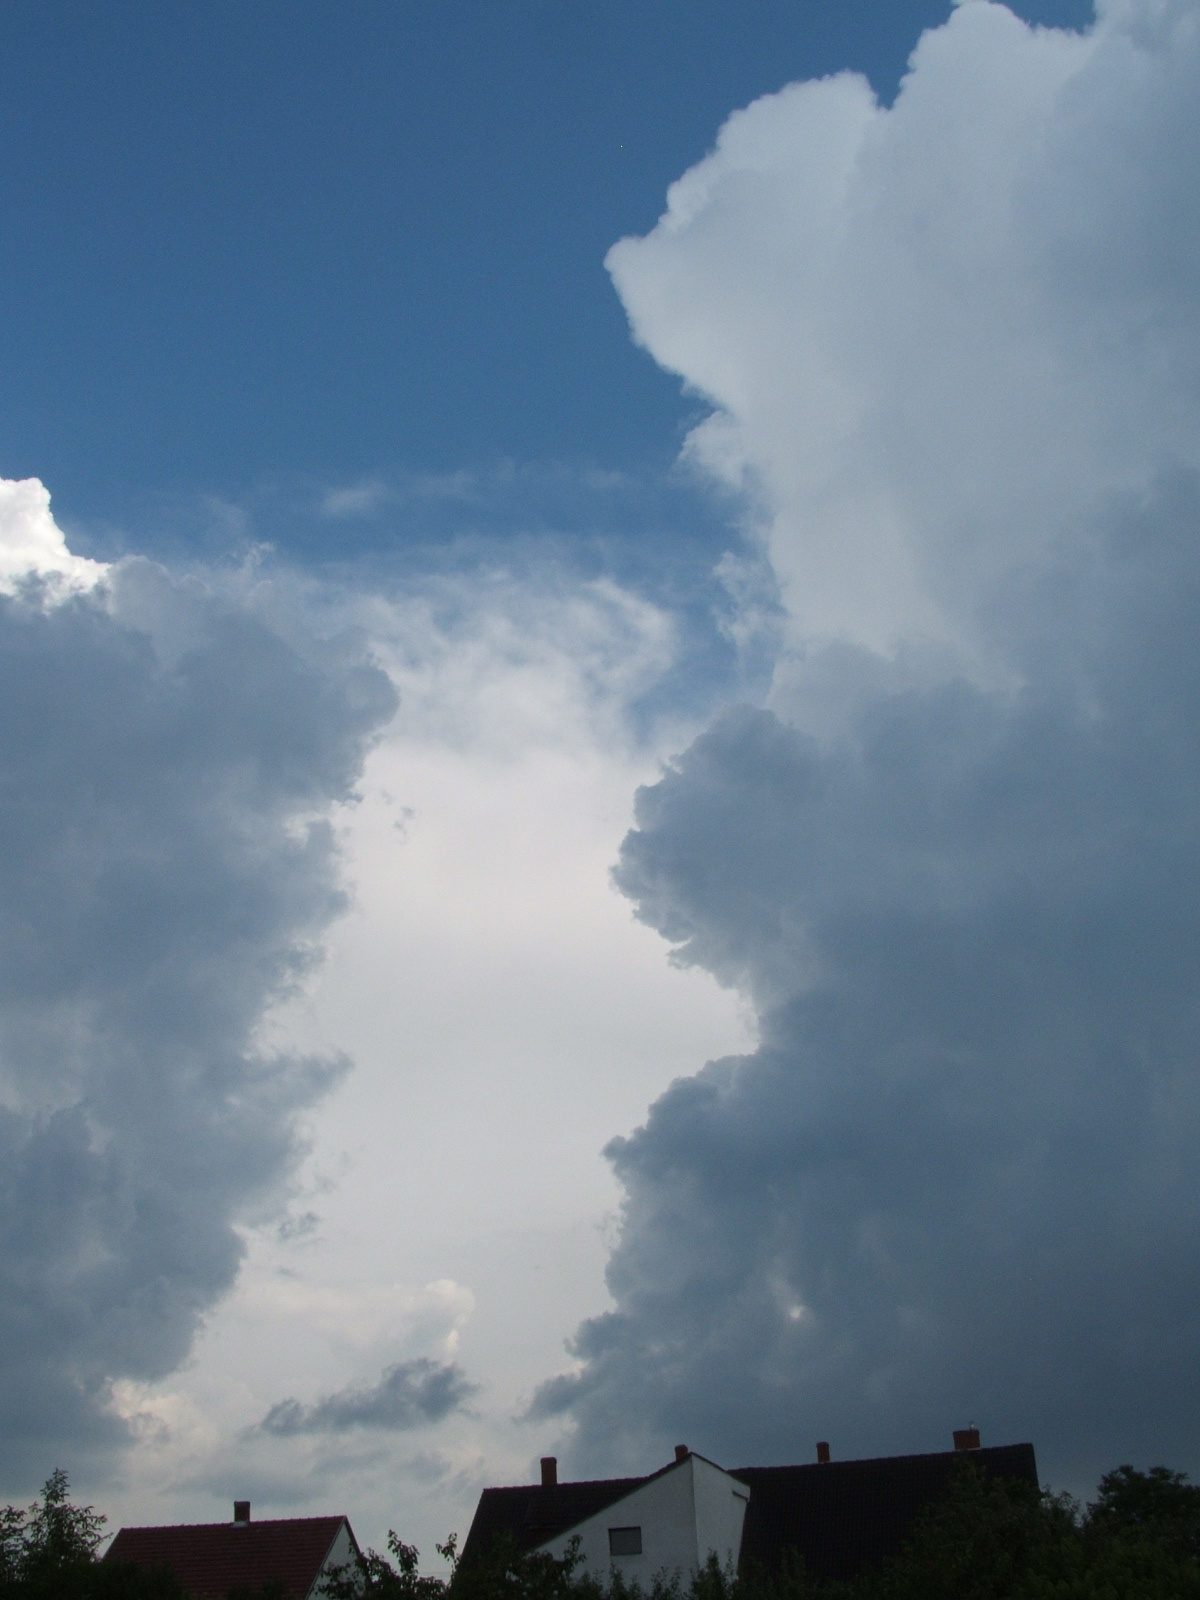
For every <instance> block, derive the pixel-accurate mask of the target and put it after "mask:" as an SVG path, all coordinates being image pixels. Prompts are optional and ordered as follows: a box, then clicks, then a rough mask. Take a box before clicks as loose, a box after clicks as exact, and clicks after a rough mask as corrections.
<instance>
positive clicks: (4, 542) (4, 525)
mask: <svg viewBox="0 0 1200 1600" xmlns="http://www.w3.org/2000/svg"><path fill="white" fill-rule="evenodd" d="M106 570H107V568H106V567H105V566H104V565H103V563H102V562H99V561H88V560H87V559H86V558H85V557H83V556H76V555H72V554H71V552H70V551H69V550H68V549H67V542H66V540H65V539H64V538H63V535H62V531H61V529H60V528H59V527H58V525H57V524H56V523H55V521H54V518H53V517H52V516H51V514H50V494H49V491H48V490H47V489H46V487H45V485H44V484H42V483H40V482H39V481H38V479H37V478H21V479H17V480H14V479H12V478H0V594H13V593H15V592H16V589H17V587H18V586H19V585H20V584H21V583H22V582H26V583H27V582H28V581H29V580H30V579H40V580H41V581H42V582H43V583H44V584H46V585H48V586H49V588H50V589H51V590H52V591H53V592H56V593H62V592H64V591H65V592H70V591H73V590H84V589H91V588H94V587H95V585H96V584H97V583H99V582H100V580H101V579H102V578H103V576H104V574H105V572H106Z"/></svg>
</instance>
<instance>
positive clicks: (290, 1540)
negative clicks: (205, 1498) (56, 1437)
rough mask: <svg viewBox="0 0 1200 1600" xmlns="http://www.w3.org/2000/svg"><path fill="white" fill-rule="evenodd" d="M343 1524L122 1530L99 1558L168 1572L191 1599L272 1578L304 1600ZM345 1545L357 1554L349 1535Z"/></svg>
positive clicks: (322, 1520)
mask: <svg viewBox="0 0 1200 1600" xmlns="http://www.w3.org/2000/svg"><path fill="white" fill-rule="evenodd" d="M344 1522H346V1518H345V1517H286V1518H279V1519H278V1520H276V1521H274V1522H203V1523H185V1524H183V1525H182V1526H180V1527H174V1528H122V1529H121V1531H120V1532H119V1533H118V1534H117V1536H116V1538H115V1539H114V1540H113V1542H112V1544H111V1545H110V1546H109V1548H108V1550H107V1552H106V1554H105V1558H104V1559H105V1560H106V1561H129V1562H132V1563H133V1565H134V1566H138V1567H147V1568H149V1567H169V1568H170V1569H171V1571H172V1572H174V1573H175V1575H176V1577H177V1578H178V1579H179V1581H180V1583H182V1584H183V1586H184V1588H185V1589H186V1590H187V1591H188V1593H189V1594H190V1595H192V1596H194V1597H195V1600H225V1597H226V1595H228V1593H229V1591H230V1589H231V1588H233V1586H234V1585H235V1584H243V1583H244V1584H249V1585H250V1586H252V1587H253V1588H255V1589H257V1588H259V1587H260V1586H261V1585H262V1584H264V1583H268V1582H270V1581H271V1580H273V1579H282V1581H283V1585H284V1588H285V1590H286V1592H287V1595H288V1597H289V1600H305V1597H306V1596H307V1595H308V1594H309V1592H310V1591H311V1589H312V1586H313V1584H314V1583H315V1582H316V1580H317V1575H318V1573H319V1572H320V1570H321V1568H322V1566H323V1565H324V1562H325V1558H326V1556H327V1555H328V1554H329V1552H330V1550H331V1549H332V1548H333V1541H334V1539H336V1537H337V1534H338V1530H339V1529H340V1528H341V1526H342V1524H343V1523H344ZM348 1531H349V1530H348ZM350 1541H351V1545H352V1547H353V1548H354V1549H355V1550H357V1548H358V1546H357V1544H356V1543H355V1540H354V1534H353V1532H350Z"/></svg>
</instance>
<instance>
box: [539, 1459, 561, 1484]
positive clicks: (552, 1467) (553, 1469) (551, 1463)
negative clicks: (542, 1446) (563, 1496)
mask: <svg viewBox="0 0 1200 1600" xmlns="http://www.w3.org/2000/svg"><path fill="white" fill-rule="evenodd" d="M542 1488H543V1489H557V1488H558V1457H557V1456H543V1457H542Z"/></svg>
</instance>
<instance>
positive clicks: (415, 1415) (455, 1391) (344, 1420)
mask: <svg viewBox="0 0 1200 1600" xmlns="http://www.w3.org/2000/svg"><path fill="white" fill-rule="evenodd" d="M474 1391H475V1385H474V1384H473V1383H470V1382H469V1381H468V1379H467V1375H466V1373H465V1372H464V1371H463V1370H462V1368H461V1367H460V1366H458V1364H457V1363H456V1362H453V1361H450V1362H446V1363H444V1364H442V1363H439V1362H436V1361H430V1360H429V1359H428V1358H427V1357H420V1358H418V1359H417V1360H415V1361H400V1362H397V1363H396V1365H395V1366H391V1367H386V1368H385V1369H384V1373H383V1376H382V1378H380V1380H379V1382H378V1383H377V1384H376V1385H375V1386H374V1388H371V1389H341V1390H339V1391H338V1392H337V1394H331V1395H327V1396H326V1397H325V1399H323V1400H318V1401H317V1402H316V1404H315V1405H311V1406H306V1405H301V1403H300V1401H299V1400H290V1399H289V1400H281V1401H280V1402H279V1403H278V1405H273V1406H272V1407H271V1409H270V1410H269V1411H268V1412H267V1414H266V1416H265V1417H264V1418H263V1419H262V1422H261V1423H260V1424H259V1428H260V1429H261V1431H262V1432H263V1433H270V1434H274V1435H276V1436H277V1437H279V1438H288V1437H290V1436H291V1435H293V1434H297V1433H344V1432H346V1430H347V1429H350V1428H381V1429H386V1430H387V1431H389V1432H395V1433H399V1432H403V1431H406V1430H407V1429H409V1428H421V1427H424V1426H425V1425H426V1424H427V1423H430V1422H440V1421H441V1419H442V1418H443V1417H446V1416H449V1414H450V1413H451V1412H452V1411H458V1410H460V1409H461V1407H462V1406H463V1404H464V1402H465V1401H466V1400H467V1399H468V1398H469V1396H470V1395H471V1394H473V1393H474Z"/></svg>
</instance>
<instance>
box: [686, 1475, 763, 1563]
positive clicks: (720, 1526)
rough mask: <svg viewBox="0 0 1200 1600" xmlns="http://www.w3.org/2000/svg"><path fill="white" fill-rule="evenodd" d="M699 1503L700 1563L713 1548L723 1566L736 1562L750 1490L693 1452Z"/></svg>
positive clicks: (696, 1492) (695, 1493)
mask: <svg viewBox="0 0 1200 1600" xmlns="http://www.w3.org/2000/svg"><path fill="white" fill-rule="evenodd" d="M688 1459H689V1461H690V1462H691V1464H692V1493H693V1496H694V1498H695V1503H696V1550H697V1553H698V1555H699V1557H700V1563H701V1565H703V1564H704V1562H705V1561H707V1559H708V1555H709V1552H710V1551H712V1552H713V1553H714V1554H715V1555H716V1558H717V1560H718V1561H719V1562H720V1563H721V1565H722V1566H723V1567H724V1566H733V1567H736V1566H737V1559H738V1552H739V1551H740V1549H741V1547H742V1523H743V1521H744V1520H745V1517H746V1506H747V1505H748V1503H749V1500H750V1491H749V1489H747V1487H746V1485H745V1484H744V1483H739V1482H738V1480H737V1479H736V1478H731V1477H730V1476H729V1474H728V1473H727V1472H722V1471H721V1469H720V1467H717V1466H714V1465H713V1463H712V1462H711V1461H706V1460H705V1459H704V1457H703V1456H690V1457H689V1458H688Z"/></svg>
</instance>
